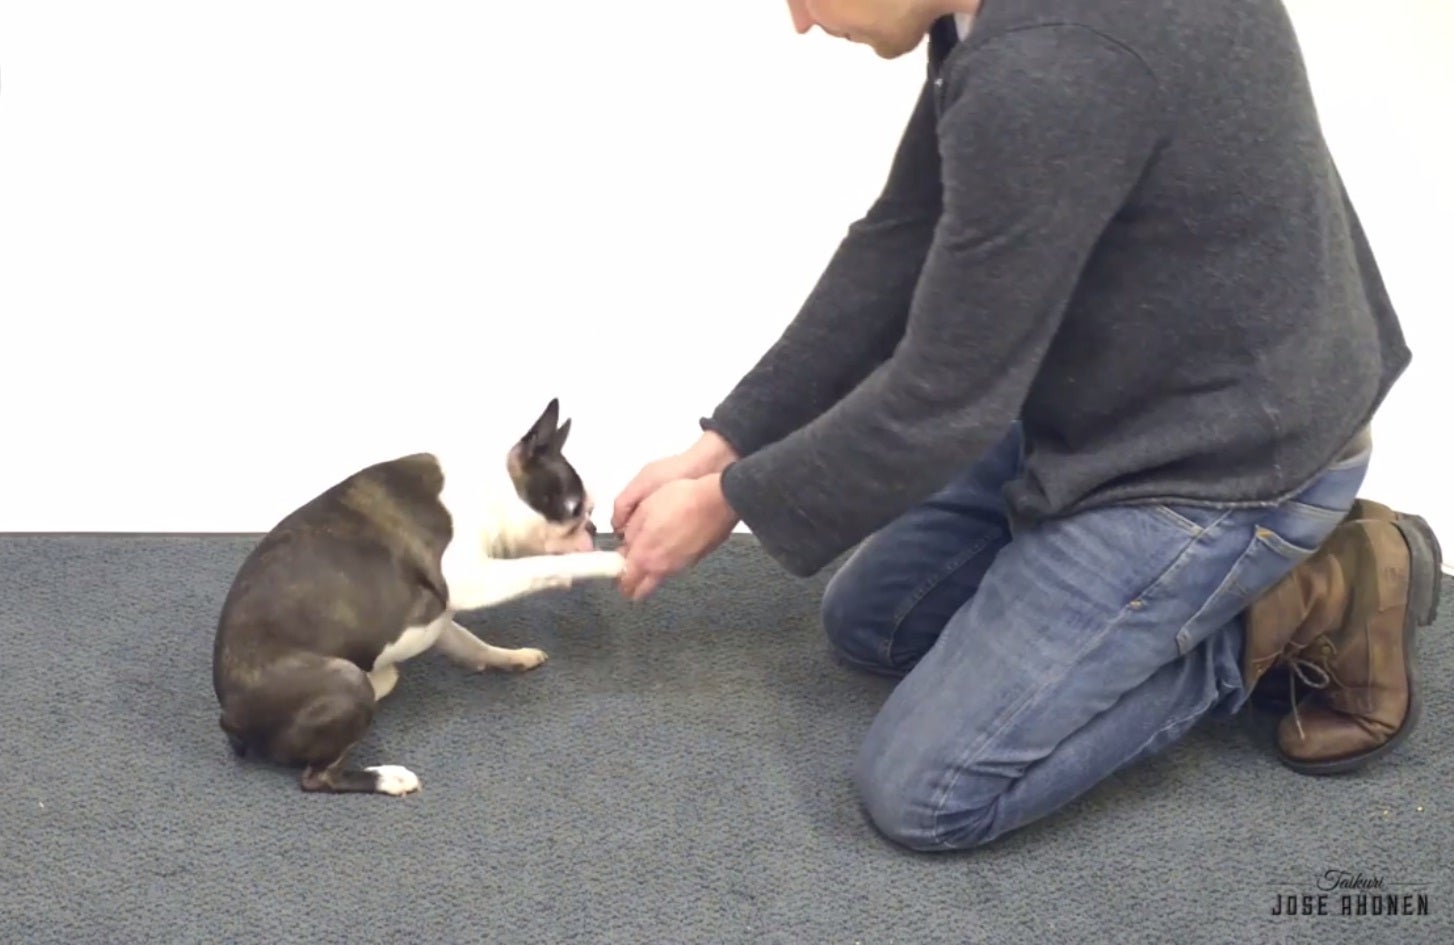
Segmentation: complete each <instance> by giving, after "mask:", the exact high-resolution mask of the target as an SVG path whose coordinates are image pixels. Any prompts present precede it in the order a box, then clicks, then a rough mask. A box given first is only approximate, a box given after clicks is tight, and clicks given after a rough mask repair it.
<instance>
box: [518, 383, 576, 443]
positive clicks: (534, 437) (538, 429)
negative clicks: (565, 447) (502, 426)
mask: <svg viewBox="0 0 1454 945" xmlns="http://www.w3.org/2000/svg"><path fill="white" fill-rule="evenodd" d="M559 418H560V401H559V399H557V398H554V397H552V398H551V400H550V403H549V404H547V405H546V407H545V412H544V413H542V414H541V415H540V419H539V420H536V421H535V423H534V424H533V425H532V426H531V427H530V430H529V432H527V433H526V434H525V435H524V436H523V437H521V438H520V453H521V454H522V455H523V456H539V455H541V454H543V453H545V452H546V451H547V450H549V449H551V448H552V447H553V445H554V443H555V439H556V437H557V436H558V435H559V433H558V431H557V430H556V427H555V422H556V420H558V419H559ZM569 423H570V421H566V424H567V426H569Z"/></svg>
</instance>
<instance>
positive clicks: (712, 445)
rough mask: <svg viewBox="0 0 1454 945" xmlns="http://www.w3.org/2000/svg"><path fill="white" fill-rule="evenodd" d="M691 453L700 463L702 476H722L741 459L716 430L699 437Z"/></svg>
mask: <svg viewBox="0 0 1454 945" xmlns="http://www.w3.org/2000/svg"><path fill="white" fill-rule="evenodd" d="M689 452H690V453H691V454H692V455H693V456H694V457H695V458H696V459H698V460H699V461H700V463H701V466H702V475H707V474H709V473H718V474H720V473H721V472H722V470H724V469H726V468H727V467H728V466H730V465H732V464H733V463H735V462H736V461H737V460H738V459H739V458H740V457H738V455H737V450H735V449H733V447H732V444H731V443H728V442H727V439H726V437H724V436H722V434H720V433H718V432H716V431H715V430H708V431H706V432H705V433H703V434H702V435H701V436H700V437H698V438H697V442H696V443H694V444H692V447H691V449H690V450H689Z"/></svg>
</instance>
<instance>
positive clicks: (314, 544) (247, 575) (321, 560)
mask: <svg viewBox="0 0 1454 945" xmlns="http://www.w3.org/2000/svg"><path fill="white" fill-rule="evenodd" d="M556 410H557V407H556V403H555V402H554V401H552V402H551V405H550V407H549V408H547V411H546V413H545V415H543V416H542V417H541V419H540V421H538V422H537V424H536V426H535V427H534V428H533V429H532V431H531V432H530V433H529V434H527V435H526V437H525V438H524V439H522V440H521V442H520V444H519V445H517V446H516V447H515V449H514V450H513V451H512V452H511V454H510V460H509V463H508V467H509V472H508V473H507V472H506V468H507V463H506V462H505V460H504V459H503V458H502V460H501V462H500V465H499V467H498V475H499V476H500V477H501V478H502V479H503V480H504V481H505V482H506V483H507V484H508V483H509V482H510V479H511V477H513V478H514V484H513V485H514V490H515V491H517V492H518V493H519V495H520V497H521V500H522V502H525V501H528V502H529V505H530V507H531V508H532V509H534V513H535V514H538V515H540V516H542V517H543V518H545V519H548V520H550V521H552V522H554V523H556V527H558V528H567V529H584V530H586V531H587V532H593V531H594V529H593V528H591V526H590V525H589V516H590V512H591V508H590V504H589V501H588V500H587V499H586V498H585V495H584V490H583V489H582V488H581V485H580V481H579V478H578V477H576V475H575V471H574V470H573V469H572V468H570V466H569V464H568V463H566V462H565V460H564V458H563V456H562V455H561V453H560V448H561V445H562V444H563V442H564V439H565V435H566V433H567V432H568V426H569V422H567V425H566V427H563V428H560V429H557V428H556V426H555V422H556ZM445 479H446V474H445V471H444V469H443V468H441V465H440V463H439V461H438V459H437V458H436V457H435V456H434V455H432V454H415V455H412V456H405V457H401V458H398V459H394V460H390V461H388V462H383V463H379V464H376V465H373V466H370V467H368V468H366V469H363V470H361V471H359V472H357V473H355V474H354V475H352V476H350V477H348V478H347V479H345V480H343V481H342V482H340V483H338V484H337V485H335V486H333V487H331V488H329V489H328V490H327V491H325V492H323V493H322V494H321V495H319V496H318V497H316V498H314V499H313V500H311V501H309V502H308V503H307V504H305V505H303V506H302V507H300V508H298V509H297V510H296V511H294V512H292V513H291V514H290V515H288V516H287V517H286V518H285V519H283V520H282V521H281V522H279V523H278V525H277V526H276V527H275V528H274V529H273V530H272V531H271V532H269V533H268V534H267V535H266V536H265V537H264V538H263V539H262V540H261V541H260V542H259V543H258V545H257V546H256V547H255V548H254V549H253V550H252V552H251V553H250V554H249V555H248V556H247V557H246V559H245V560H244V562H243V564H242V566H241V568H240V569H239V571H238V574H237V576H236V578H235V579H234V582H233V585H232V588H231V589H230V591H229V593H228V595H227V597H226V599H225V601H224V603H223V606H222V612H221V615H220V618H219V621H218V627H217V636H216V642H215V647H214V652H213V688H214V691H215V692H216V695H217V698H218V701H219V703H220V705H221V708H222V713H221V717H220V724H221V727H222V729H223V731H224V732H226V734H227V738H228V741H229V743H230V744H231V746H232V749H233V751H234V752H236V753H237V754H238V755H239V756H245V755H254V756H258V757H261V758H266V759H269V760H271V761H274V762H277V763H281V764H286V765H291V766H301V767H302V768H303V773H302V778H301V784H302V786H303V788H304V789H305V790H310V791H334V792H352V791H365V792H383V793H395V794H397V793H407V792H409V791H412V790H414V789H415V788H417V786H418V779H417V778H416V777H415V776H414V775H413V773H412V772H409V771H408V770H406V769H404V768H400V767H397V766H392V765H382V766H375V767H372V768H367V769H357V768H349V767H347V766H346V765H345V759H346V757H347V755H348V753H349V751H350V750H351V749H352V748H353V746H354V745H355V744H356V743H357V742H358V741H359V740H360V739H361V738H362V737H363V734H364V733H365V732H366V731H367V729H368V727H369V725H370V724H371V723H372V721H373V717H374V712H375V710H376V707H377V703H378V700H379V699H381V698H383V696H385V695H387V694H388V692H389V690H390V689H392V687H393V685H394V682H395V680H396V679H397V669H396V666H395V664H397V663H398V662H402V661H403V660H406V659H408V658H410V657H411V656H414V655H417V654H418V653H420V652H423V651H424V650H426V649H428V648H430V647H431V646H435V647H437V648H438V649H439V650H440V651H441V652H442V653H443V654H444V655H445V656H447V657H448V658H450V659H451V660H453V661H455V662H457V663H460V664H461V665H465V666H468V667H471V668H474V669H485V668H503V669H515V670H519V669H529V668H533V667H534V666H537V665H539V664H540V663H542V662H544V660H545V654H543V653H541V652H540V651H539V650H534V649H526V648H521V649H505V648H500V647H494V646H491V645H489V644H487V643H485V642H484V641H482V640H480V639H478V638H477V637H475V636H474V635H473V634H471V633H470V632H469V631H468V630H466V629H464V628H463V627H461V626H459V625H458V624H457V623H455V622H454V621H453V613H454V612H455V611H457V610H464V609H471V608H473V607H478V606H488V605H489V604H491V603H497V602H500V601H503V600H506V599H509V598H511V597H515V596H520V595H521V594H525V593H532V592H534V591H537V590H540V589H543V588H546V587H559V586H568V584H569V583H570V579H571V578H572V577H576V578H579V577H591V576H607V575H608V574H609V573H610V572H611V571H612V568H613V567H618V566H619V560H617V561H614V562H613V561H612V560H609V559H610V558H611V556H610V555H609V554H608V553H605V552H589V553H581V554H566V555H546V556H541V557H529V558H523V559H521V560H517V561H505V562H502V563H501V564H502V565H503V567H498V570H499V571H500V573H501V575H502V576H501V577H495V576H494V571H490V572H485V573H484V574H483V576H482V575H481V574H480V573H476V572H475V571H473V570H471V569H470V568H468V567H466V566H464V565H461V564H460V563H459V562H460V561H461V560H465V561H466V562H468V560H469V559H468V558H465V559H461V558H460V557H458V556H457V555H456V556H455V557H453V558H451V557H449V555H450V554H453V553H455V552H458V551H459V550H460V547H461V546H460V545H458V544H455V543H454V542H455V539H456V538H457V537H462V538H464V539H467V540H468V541H474V540H475V538H476V537H479V536H476V535H474V534H468V535H462V536H461V535H457V532H458V531H459V530H460V529H461V528H463V529H466V530H467V529H470V528H472V527H477V526H478V524H479V523H459V522H456V521H455V520H454V519H453V517H452V515H451V509H450V507H449V504H448V503H447V502H446V501H444V498H443V491H444V489H445V485H446V482H445ZM542 479H550V480H551V487H550V488H547V489H544V490H543V491H544V492H546V493H549V495H550V496H551V502H552V503H553V504H554V508H552V507H547V508H543V509H541V508H535V506H539V505H541V502H540V500H539V499H538V498H529V497H530V496H531V495H532V494H539V493H541V492H542V489H541V480H542ZM471 487H473V488H476V489H478V490H480V491H482V492H486V493H488V490H489V488H490V486H489V484H488V483H480V484H478V485H475V484H473V483H466V484H464V485H462V486H460V487H457V488H459V489H464V490H466V493H467V494H468V490H469V489H470V488H471ZM456 501H458V499H456ZM462 504H465V505H467V503H462ZM456 511H457V510H456ZM498 524H499V525H500V527H502V528H504V530H507V531H508V523H507V522H506V521H505V519H500V520H499V522H498ZM486 527H495V526H493V525H492V526H486ZM504 537H505V536H502V540H504ZM583 540H584V542H585V543H586V545H587V546H589V542H590V539H589V537H588V536H587V537H585V538H584V539H583ZM467 550H468V549H466V551H467ZM514 550H515V551H517V552H521V553H525V554H528V553H530V552H531V551H535V552H538V551H539V550H540V549H538V548H517V549H514ZM480 553H481V554H482V555H483V554H484V552H483V551H481V552H480ZM603 559H606V560H603ZM451 561H452V562H454V564H453V567H454V572H455V578H456V581H457V582H458V583H459V584H460V585H461V586H462V587H463V590H462V591H461V590H454V592H453V593H451V588H450V587H449V584H448V581H447V578H446V570H447V562H451ZM617 573H619V571H618V572H617Z"/></svg>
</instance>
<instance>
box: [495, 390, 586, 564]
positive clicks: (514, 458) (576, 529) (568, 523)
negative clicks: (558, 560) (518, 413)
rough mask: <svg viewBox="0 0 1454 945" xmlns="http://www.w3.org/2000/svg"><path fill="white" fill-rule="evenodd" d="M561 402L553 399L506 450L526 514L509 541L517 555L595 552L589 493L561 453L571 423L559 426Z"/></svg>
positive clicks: (511, 474) (517, 492) (516, 492)
mask: <svg viewBox="0 0 1454 945" xmlns="http://www.w3.org/2000/svg"><path fill="white" fill-rule="evenodd" d="M559 419H560V402H559V401H558V400H554V399H553V400H551V402H550V403H549V404H548V405H547V406H546V408H545V412H544V413H542V414H541V415H540V419H539V420H536V421H535V424H534V425H533V426H532V427H531V428H530V430H529V431H528V432H527V433H526V434H525V435H524V436H523V437H521V438H520V442H518V443H516V444H515V445H514V446H513V447H512V448H511V449H510V456H509V460H508V467H509V470H510V479H511V481H512V482H514V484H515V494H516V495H518V496H519V497H520V501H521V502H523V503H524V505H525V507H526V508H527V509H528V510H529V512H530V513H533V514H527V515H525V516H524V517H523V518H524V520H523V521H521V522H520V524H519V533H517V534H513V535H511V536H510V538H511V542H510V543H511V544H512V545H514V546H515V547H516V548H517V553H521V554H562V553H565V552H571V551H591V550H592V549H594V548H595V535H596V526H595V525H593V524H592V523H591V513H592V511H594V506H593V503H592V500H591V494H590V493H589V492H588V491H587V490H586V487H585V485H584V484H582V482H581V477H580V476H579V475H578V474H577V473H576V470H575V467H574V466H572V465H571V464H570V462H569V461H568V460H567V459H566V458H565V454H564V453H563V452H562V449H563V448H564V447H565V441H566V438H567V437H568V436H570V421H569V420H567V421H566V422H565V423H562V424H559V425H557V421H558V420H559Z"/></svg>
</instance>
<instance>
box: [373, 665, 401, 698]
mask: <svg viewBox="0 0 1454 945" xmlns="http://www.w3.org/2000/svg"><path fill="white" fill-rule="evenodd" d="M398 684H399V666H398V664H397V663H388V664H386V665H384V666H376V667H374V670H373V672H371V673H369V685H370V686H372V687H373V690H374V701H375V702H381V701H383V698H384V696H387V695H388V694H389V693H391V692H393V691H394V687H395V686H396V685H398Z"/></svg>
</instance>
